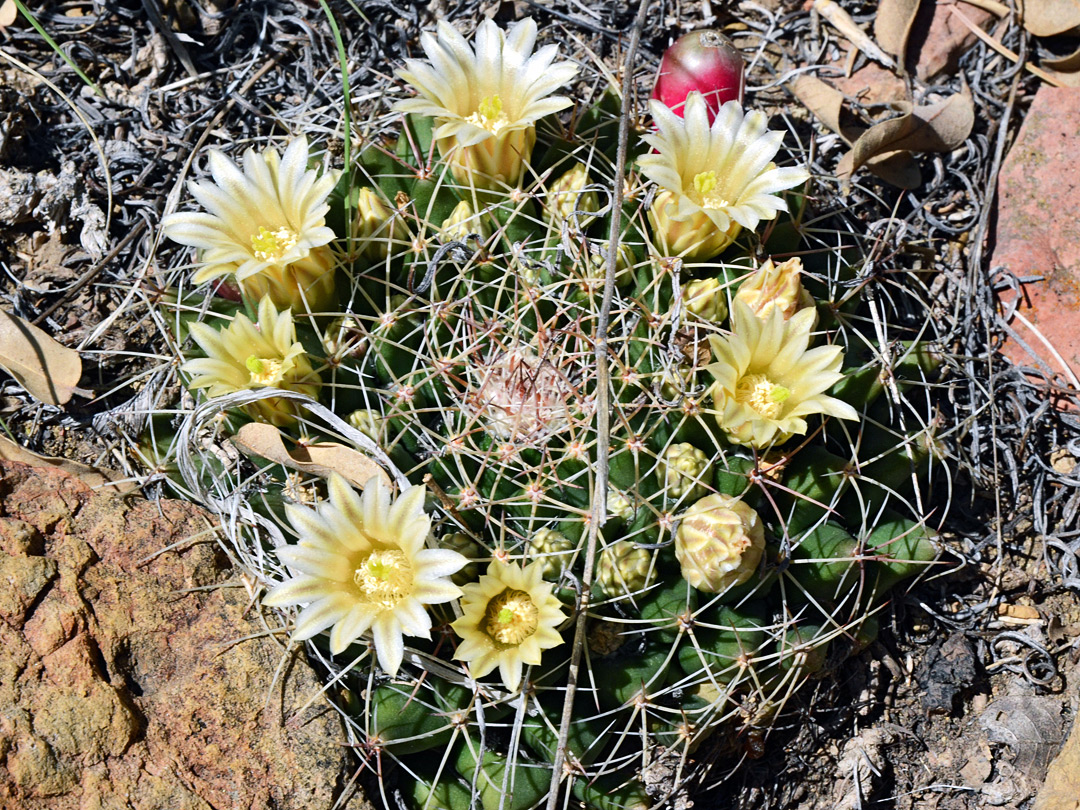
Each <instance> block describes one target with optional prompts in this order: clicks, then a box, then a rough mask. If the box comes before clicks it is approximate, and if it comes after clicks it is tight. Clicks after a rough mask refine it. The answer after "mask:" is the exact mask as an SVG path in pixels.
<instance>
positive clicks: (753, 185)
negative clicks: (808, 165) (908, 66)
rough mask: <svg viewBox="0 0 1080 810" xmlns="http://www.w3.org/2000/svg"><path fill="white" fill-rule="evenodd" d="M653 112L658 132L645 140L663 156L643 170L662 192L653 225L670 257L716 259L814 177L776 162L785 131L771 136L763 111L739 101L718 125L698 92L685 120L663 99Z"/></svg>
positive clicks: (647, 159)
mask: <svg viewBox="0 0 1080 810" xmlns="http://www.w3.org/2000/svg"><path fill="white" fill-rule="evenodd" d="M650 109H651V110H652V114H653V118H654V120H655V121H656V125H657V127H658V130H659V131H658V132H656V133H655V134H651V135H645V136H643V140H644V141H645V142H646V143H647V144H649V145H650V146H652V147H653V148H654V149H655V150H656V152H655V153H654V154H649V155H643V156H642V157H640V158H638V165H639V166H640V167H641V172H642V174H644V175H645V176H646V177H648V178H649V179H650V180H652V181H653V182H655V183H656V184H657V185H658V186H659V187H660V189H659V192H658V193H657V195H656V198H655V199H654V201H653V204H652V206H651V208H650V209H649V221H650V223H651V224H652V227H653V230H654V234H655V238H656V241H657V246H658V247H659V248H660V250H662V251H663V252H664V254H665V255H667V256H681V257H683V258H686V259H708V258H710V257H712V256H715V255H716V254H717V253H719V252H720V251H721V250H723V249H724V248H725V247H727V246H728V245H730V244H731V242H732V241H733V240H734V239H735V237H736V236H738V235H739V231H740V230H741V229H742V228H748V229H750V230H753V229H755V228H757V226H758V225H759V224H760V223H761V221H762V220H769V219H775V217H776V214H777V212H778V211H783V210H784V208H785V206H786V203H785V202H784V200H783V198H782V197H779V196H777V195H778V193H779V192H781V191H783V190H784V189H788V188H792V187H794V186H797V185H799V184H801V183H804V182H806V180H807V179H808V178H809V177H810V175H809V173H808V172H807V171H806V169H804V168H802V167H789V168H778V167H777V166H776V165H775V164H774V163H773V162H772V161H773V159H774V158H775V157H776V153H777V151H779V149H780V143H781V141H782V140H783V138H784V133H783V132H779V131H775V132H772V131H769V130H768V128H767V119H766V118H765V115H764V113H761V112H758V111H756V110H754V111H751V112H747V113H745V114H744V113H743V109H742V107H741V106H740V105H739V103H738V102H737V101H729V102H727V103H726V104H724V105H723V106H722V107H721V108H720V112H719V113H718V114H717V116H716V120H715V121H713V123H712V125H711V126H710V124H709V117H708V110H707V108H706V105H705V100H704V98H702V96H701V94H700V93H698V92H696V91H695V92H693V93H690V95H689V96H687V100H686V105H685V117H684V118H680V117H679V116H678V115H676V114H675V113H673V112H672V111H671V110H669V109H668V108H667V107H666V106H664V105H663V104H661V103H660V102H659V101H652V102H650Z"/></svg>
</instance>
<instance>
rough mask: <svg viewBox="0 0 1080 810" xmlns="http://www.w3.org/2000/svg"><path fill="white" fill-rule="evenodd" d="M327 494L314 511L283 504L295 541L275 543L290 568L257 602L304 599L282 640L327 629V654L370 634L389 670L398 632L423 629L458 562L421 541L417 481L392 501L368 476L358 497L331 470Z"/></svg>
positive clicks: (424, 528)
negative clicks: (288, 575)
mask: <svg viewBox="0 0 1080 810" xmlns="http://www.w3.org/2000/svg"><path fill="white" fill-rule="evenodd" d="M329 494H330V499H329V501H325V502H323V503H321V504H319V505H318V506H316V507H315V508H314V509H308V508H306V507H303V506H298V505H294V504H290V505H288V506H286V507H285V510H286V514H287V515H288V518H289V522H290V523H292V525H293V528H295V529H296V531H297V533H298V534H299V535H300V542H299V543H297V544H296V545H290V546H282V547H280V548H278V549H275V551H276V553H277V555H278V557H279V558H280V559H281V560H282V561H283V562H284V563H285V564H286V565H288V566H289V567H290V568H291V569H293V570H294V571H297V572H299V574H298V575H297V576H295V577H293V578H292V579H289V580H286V581H285V582H282V583H281V584H279V585H277V586H276V587H275V588H273V590H271V591H270V592H269V593H268V594H267V595H266V596H265V597H264V598H263V604H264V605H269V606H270V607H284V606H286V605H301V604H303V605H307V607H305V608H304V609H303V610H302V611H301V612H300V615H299V616H298V617H297V619H296V627H295V628H294V630H293V634H292V640H293V641H304V640H305V639H309V638H312V637H313V636H316V635H318V634H319V633H321V632H323V631H324V630H326V629H327V628H332V629H331V630H330V651H331V652H332V653H333V654H335V655H337V654H338V653H340V652H342V651H343V650H344V649H345V648H346V647H348V646H349V645H350V644H352V643H353V642H355V641H356V640H357V639H359V638H360V637H361V636H363V635H364V634H365V633H368V632H370V633H371V636H372V638H373V639H374V641H375V654H376V656H377V657H378V659H379V666H380V667H382V669H383V670H384V671H385V672H387V673H388V674H390V675H396V674H397V671H398V668H399V667H400V666H401V660H402V658H403V656H404V654H405V644H404V639H403V636H419V637H421V638H430V637H431V616H430V615H429V614H428V612H427V606H428V605H439V604H443V603H444V602H450V601H452V600H454V599H457V598H458V597H459V596H461V589H460V588H458V587H457V586H456V585H454V584H453V583H452V582H451V581H450V577H451V576H452V575H453V574H455V573H456V572H457V571H458V570H460V569H461V568H462V567H464V566H465V565H466V563H468V560H467V559H466V558H465V557H463V556H462V555H461V554H459V553H458V552H456V551H451V550H450V549H429V548H425V547H424V543H425V541H426V540H427V537H428V534H429V532H430V530H431V518H430V517H428V516H427V515H426V514H424V488H423V487H420V486H413V487H408V488H407V489H405V490H404V491H402V493H401V495H399V496H398V498H397V500H393V501H392V500H391V497H390V491H389V490H388V489H387V488H385V487H384V486H383V483H382V482H381V481H380V480H379V478H377V477H375V478H371V479H369V480H368V482H367V485H366V486H365V487H364V494H363V495H362V496H360V495H357V494H356V492H355V491H354V490H353V489H352V487H350V486H349V484H348V483H347V482H346V481H345V479H344V478H342V477H341V476H340V475H337V474H336V473H335V474H334V475H332V476H331V477H330V480H329Z"/></svg>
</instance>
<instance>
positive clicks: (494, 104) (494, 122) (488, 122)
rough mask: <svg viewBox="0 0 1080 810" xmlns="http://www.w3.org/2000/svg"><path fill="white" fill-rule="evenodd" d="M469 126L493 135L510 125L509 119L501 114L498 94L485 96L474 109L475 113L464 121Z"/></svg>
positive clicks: (504, 114)
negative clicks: (480, 128)
mask: <svg viewBox="0 0 1080 810" xmlns="http://www.w3.org/2000/svg"><path fill="white" fill-rule="evenodd" d="M465 120H466V121H468V122H469V123H470V124H475V125H476V126H478V127H482V128H483V129H486V130H487V131H488V132H490V133H492V134H493V135H498V134H499V130H501V129H502V128H503V127H505V126H506V125H507V124H509V123H510V118H509V117H508V116H507V115H506V113H505V112H503V103H502V99H501V98H499V94H498V93H493V94H492V95H490V96H485V97H484V99H483V101H481V102H480V104H479V105H478V106H477V108H476V112H474V113H473V114H472V115H470V116H468V117H466V119H465Z"/></svg>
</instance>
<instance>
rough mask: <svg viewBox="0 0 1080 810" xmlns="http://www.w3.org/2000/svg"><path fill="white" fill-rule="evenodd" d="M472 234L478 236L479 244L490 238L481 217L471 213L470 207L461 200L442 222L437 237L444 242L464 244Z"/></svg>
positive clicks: (485, 223)
mask: <svg viewBox="0 0 1080 810" xmlns="http://www.w3.org/2000/svg"><path fill="white" fill-rule="evenodd" d="M472 234H476V235H477V236H479V237H480V241H481V242H486V241H487V240H488V237H490V236H491V228H489V227H488V224H487V222H486V221H485V220H484V218H483V217H482V216H477V215H476V214H475V213H474V212H473V209H472V206H471V205H469V204H468V203H467V202H466V201H465V200H462V201H461V202H459V203H458V204H457V205H456V206H455V207H454V210H453V211H451V212H450V216H448V217H447V218H446V219H444V220H443V223H442V227H441V228H440V229H439V237H440V238H441V239H442V240H443V241H444V242H464V241H465V239H467V238H468V237H469V236H470V235H472Z"/></svg>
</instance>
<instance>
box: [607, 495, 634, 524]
mask: <svg viewBox="0 0 1080 810" xmlns="http://www.w3.org/2000/svg"><path fill="white" fill-rule="evenodd" d="M607 510H608V514H609V515H614V516H615V517H618V518H622V519H623V520H630V518H632V517H633V516H634V512H635V511H636V510H635V509H634V504H633V503H631V501H630V499H629V498H627V497H626V495H624V494H623V493H621V492H619V491H618V490H617V489H613V490H611V491H610V492H608V496H607Z"/></svg>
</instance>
